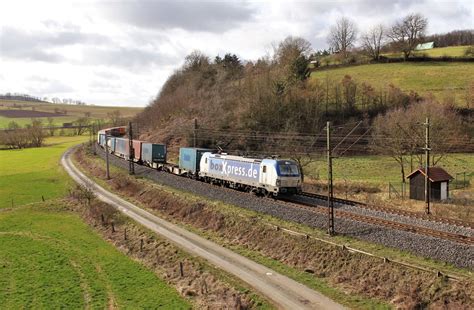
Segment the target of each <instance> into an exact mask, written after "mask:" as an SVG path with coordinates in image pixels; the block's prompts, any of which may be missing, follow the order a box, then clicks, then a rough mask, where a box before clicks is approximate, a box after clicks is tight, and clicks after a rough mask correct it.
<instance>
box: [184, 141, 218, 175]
mask: <svg viewBox="0 0 474 310" xmlns="http://www.w3.org/2000/svg"><path fill="white" fill-rule="evenodd" d="M205 152H212V150H209V149H200V148H194V147H182V148H180V149H179V168H181V169H184V170H187V171H189V172H191V173H196V172H198V171H199V163H200V162H201V157H202V154H204V153H205Z"/></svg>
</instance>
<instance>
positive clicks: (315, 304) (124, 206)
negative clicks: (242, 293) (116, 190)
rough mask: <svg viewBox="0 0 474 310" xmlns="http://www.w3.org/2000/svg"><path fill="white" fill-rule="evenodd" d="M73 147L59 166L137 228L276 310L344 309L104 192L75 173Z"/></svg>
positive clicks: (264, 268) (308, 289) (293, 282)
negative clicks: (223, 275)
mask: <svg viewBox="0 0 474 310" xmlns="http://www.w3.org/2000/svg"><path fill="white" fill-rule="evenodd" d="M73 150H74V148H71V149H69V150H68V151H66V152H65V153H64V154H63V156H62V158H61V164H62V165H63V167H64V169H65V170H66V171H67V173H68V174H69V175H70V176H71V177H72V178H73V179H74V181H76V182H77V183H78V184H81V185H83V186H87V187H89V188H91V189H92V190H93V191H94V193H95V194H96V196H97V198H98V199H100V200H102V201H103V202H105V203H107V204H109V205H111V206H113V207H114V208H116V209H118V210H119V211H120V212H122V213H124V214H125V215H127V216H128V217H130V218H132V219H133V220H135V221H136V222H138V223H140V224H141V225H143V226H145V227H147V228H148V229H151V230H152V231H154V232H155V233H157V234H159V235H161V236H162V237H164V238H165V239H168V240H169V241H171V242H172V243H174V244H175V245H177V246H178V247H180V248H181V249H183V250H184V251H186V252H188V253H190V254H193V255H196V256H199V257H202V258H204V259H205V260H207V261H208V262H209V263H210V264H212V265H214V266H215V267H217V268H219V269H222V270H224V271H226V272H228V273H230V274H232V275H234V276H236V277H237V278H239V279H241V280H242V281H244V282H246V283H248V284H249V285H250V286H251V287H253V288H254V289H255V290H256V291H257V292H259V293H260V294H261V295H263V296H265V297H266V298H267V299H269V300H270V301H272V302H273V303H274V305H275V306H276V307H278V308H280V309H343V308H344V307H343V306H342V305H340V304H338V303H336V302H334V301H333V300H331V299H329V298H328V297H326V296H324V295H322V294H321V293H319V292H316V291H314V290H312V289H310V288H308V287H306V286H304V285H302V284H300V283H298V282H296V281H294V280H292V279H290V278H288V277H286V276H284V275H281V274H279V273H277V272H275V271H273V270H272V269H269V268H267V267H265V266H263V265H260V264H257V263H256V262H254V261H252V260H250V259H248V258H246V257H244V256H241V255H239V254H237V253H234V252H232V251H230V250H228V249H226V248H224V247H222V246H220V245H218V244H216V243H213V242H211V241H209V240H207V239H204V238H202V237H200V236H198V235H196V234H194V233H191V232H189V231H187V230H185V229H183V228H181V227H179V226H177V225H175V224H172V223H170V222H168V221H165V220H163V219H161V218H159V217H157V216H155V215H153V214H151V213H149V212H147V211H145V210H143V209H141V208H139V207H137V206H135V205H133V204H131V203H129V202H127V201H125V200H124V199H122V198H120V197H119V196H117V195H115V194H113V193H111V192H109V191H107V190H105V189H104V188H102V187H101V186H99V185H98V184H97V183H95V182H94V181H92V180H91V179H89V178H88V177H87V176H85V175H84V174H83V173H82V172H81V171H79V170H78V169H77V168H76V167H75V166H74V164H73V163H72V161H71V158H70V155H71V153H72V152H73Z"/></svg>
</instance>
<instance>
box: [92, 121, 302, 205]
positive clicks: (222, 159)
mask: <svg viewBox="0 0 474 310" xmlns="http://www.w3.org/2000/svg"><path fill="white" fill-rule="evenodd" d="M110 132H115V133H119V134H121V133H122V131H120V130H113V128H112V129H110V128H109V129H106V130H101V131H99V133H98V135H97V143H98V144H99V145H100V146H101V147H103V148H105V143H107V146H108V150H109V152H110V153H112V154H114V155H116V156H118V157H121V158H124V159H129V158H130V156H131V155H132V159H133V161H134V162H137V163H138V164H143V165H146V166H149V167H152V168H154V169H158V170H163V171H166V172H169V173H173V174H176V175H181V176H187V177H191V178H193V179H197V180H200V181H205V182H208V183H212V184H219V185H221V186H226V187H230V188H234V189H238V190H242V191H248V192H253V193H255V194H259V195H265V196H273V197H276V196H279V195H286V194H296V193H300V192H301V186H302V177H301V173H300V169H299V167H298V164H297V163H296V162H294V161H292V160H277V159H269V158H265V159H256V158H247V157H242V156H233V155H227V154H216V153H215V152H214V151H213V150H211V149H204V148H190V147H182V148H180V150H179V163H178V165H175V164H171V163H167V161H166V145H163V144H155V143H149V142H145V141H140V140H132V146H133V148H132V154H130V140H129V139H126V138H120V137H110V136H109V137H107V141H105V140H106V134H107V135H108V134H109V133H110Z"/></svg>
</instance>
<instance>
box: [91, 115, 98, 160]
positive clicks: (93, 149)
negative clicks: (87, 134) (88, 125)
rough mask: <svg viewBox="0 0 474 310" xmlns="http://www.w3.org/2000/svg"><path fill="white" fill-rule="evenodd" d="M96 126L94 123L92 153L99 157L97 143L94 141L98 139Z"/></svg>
mask: <svg viewBox="0 0 474 310" xmlns="http://www.w3.org/2000/svg"><path fill="white" fill-rule="evenodd" d="M95 125H96V124H95V123H92V135H93V140H92V153H93V154H94V155H97V152H96V145H95V143H94V139H95V137H96V135H97V132H96V130H95ZM97 127H99V124H97Z"/></svg>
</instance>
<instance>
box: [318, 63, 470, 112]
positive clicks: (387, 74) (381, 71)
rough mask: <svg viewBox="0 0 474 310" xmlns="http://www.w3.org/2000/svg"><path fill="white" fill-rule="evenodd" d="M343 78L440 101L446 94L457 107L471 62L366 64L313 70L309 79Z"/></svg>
mask: <svg viewBox="0 0 474 310" xmlns="http://www.w3.org/2000/svg"><path fill="white" fill-rule="evenodd" d="M345 75H349V76H351V77H352V78H353V79H354V80H355V81H356V82H357V83H363V82H364V83H368V84H370V85H372V86H373V87H375V88H376V89H382V88H385V87H387V86H388V85H389V84H393V85H395V86H397V87H400V88H401V89H402V90H404V91H416V92H417V93H419V94H420V95H427V94H428V93H432V94H433V95H435V97H437V98H438V99H440V100H442V99H443V98H444V96H445V94H446V93H447V92H453V93H454V94H455V99H456V102H457V103H458V104H461V105H462V104H464V103H465V94H466V89H467V86H468V85H469V84H470V83H472V82H473V78H472V77H473V76H474V63H462V62H424V63H415V62H407V63H392V64H370V65H360V66H353V67H346V68H336V69H331V70H324V71H315V72H313V73H312V75H311V78H312V79H314V80H319V81H321V82H324V81H325V79H326V78H329V79H330V80H331V81H340V80H342V78H343V77H344V76H345Z"/></svg>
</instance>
